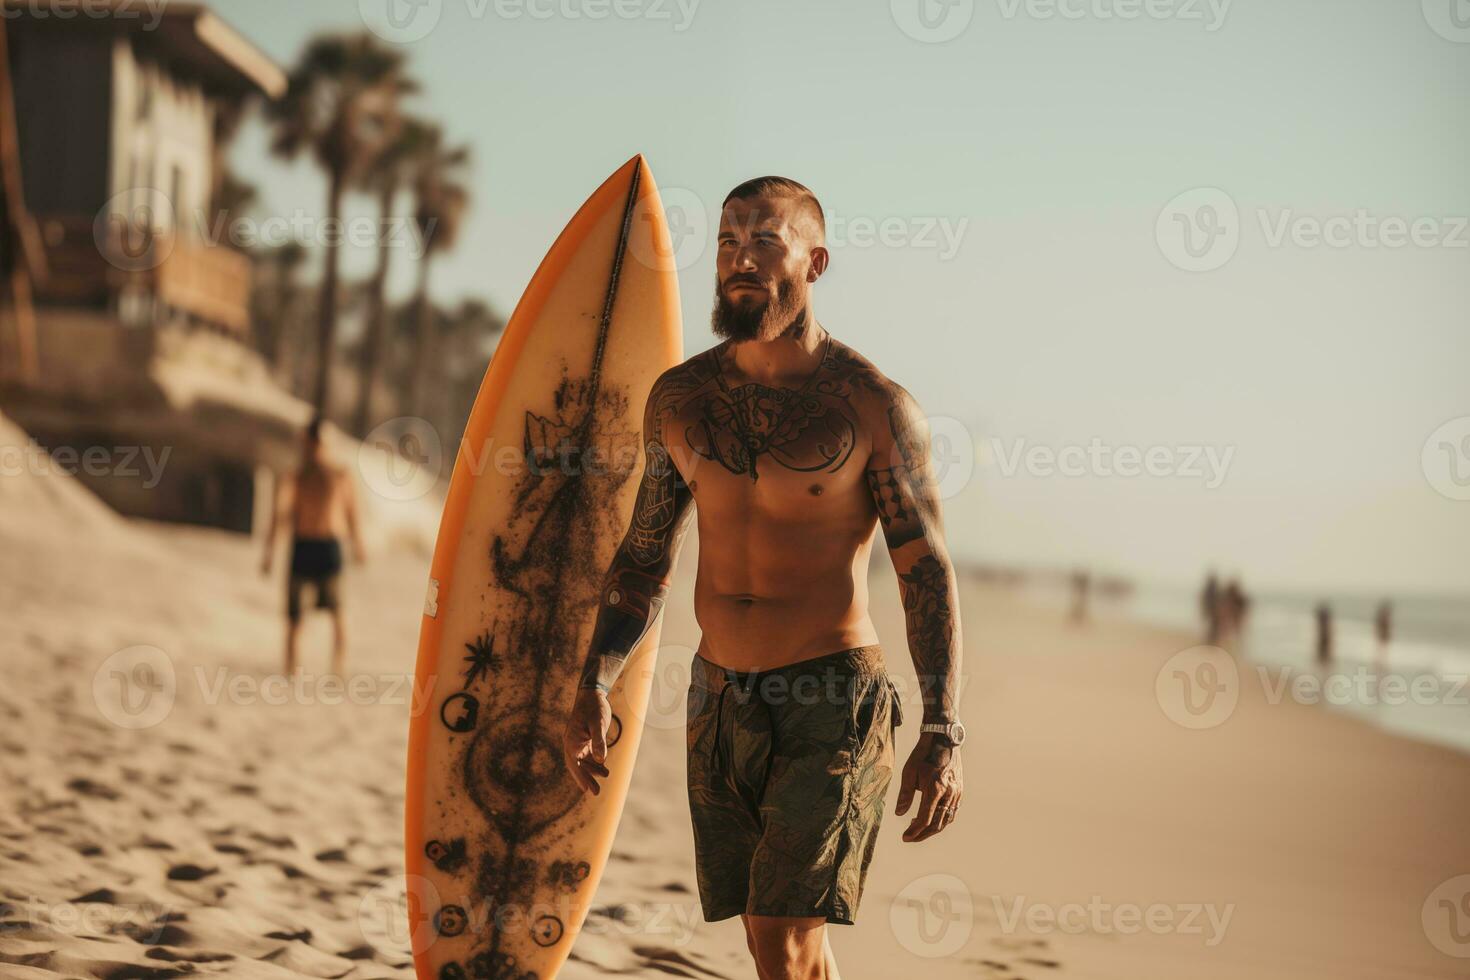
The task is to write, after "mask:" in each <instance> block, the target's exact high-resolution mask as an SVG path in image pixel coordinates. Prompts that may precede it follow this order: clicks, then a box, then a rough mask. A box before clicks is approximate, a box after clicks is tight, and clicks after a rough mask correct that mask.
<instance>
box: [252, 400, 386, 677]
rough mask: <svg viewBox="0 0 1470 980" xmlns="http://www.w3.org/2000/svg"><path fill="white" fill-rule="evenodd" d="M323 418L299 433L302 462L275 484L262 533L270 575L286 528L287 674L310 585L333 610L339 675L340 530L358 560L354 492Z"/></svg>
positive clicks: (342, 661) (342, 660)
mask: <svg viewBox="0 0 1470 980" xmlns="http://www.w3.org/2000/svg"><path fill="white" fill-rule="evenodd" d="M323 424H324V423H323V420H322V419H321V418H315V419H312V421H311V424H310V425H308V426H307V427H306V431H305V433H304V434H303V436H302V444H301V468H300V469H299V470H297V471H296V472H295V473H293V474H290V475H288V476H285V477H283V478H282V479H281V481H280V483H279V484H278V485H277V487H276V499H275V506H274V507H273V508H272V509H271V522H270V530H269V531H267V532H266V536H265V556H264V558H262V559H261V563H260V571H261V574H262V575H269V574H270V571H271V561H272V559H273V558H274V556H275V550H276V535H277V533H278V531H279V530H280V529H281V528H282V527H284V526H286V525H289V526H290V528H291V574H290V577H289V578H288V579H287V584H286V676H288V677H291V676H294V675H295V673H296V649H297V644H298V642H299V640H300V637H301V607H302V600H303V598H304V594H305V592H306V590H307V588H308V587H310V588H311V589H312V590H313V592H314V594H315V597H316V605H317V608H318V609H326V610H329V611H330V612H331V614H332V636H333V642H332V673H334V674H336V675H338V676H342V675H343V667H344V666H345V665H346V661H347V631H346V628H345V626H344V624H343V622H342V603H341V596H340V589H339V583H340V576H341V572H342V545H341V542H340V540H339V539H340V538H341V536H342V534H343V533H344V531H345V532H346V533H349V534H351V536H352V548H353V553H354V556H355V557H356V559H357V561H358V562H359V563H361V562H362V560H363V555H364V551H363V547H362V535H361V533H360V532H359V529H358V523H357V496H356V491H355V490H354V489H353V484H352V477H351V476H350V475H348V473H347V472H346V471H345V470H343V469H342V468H341V467H340V466H338V465H337V464H336V462H335V461H334V460H333V459H332V456H331V453H329V452H328V450H327V446H326V441H325V440H324V439H323V438H322V426H323Z"/></svg>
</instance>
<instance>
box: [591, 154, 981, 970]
mask: <svg viewBox="0 0 1470 980" xmlns="http://www.w3.org/2000/svg"><path fill="white" fill-rule="evenodd" d="M823 241H824V220H823V216H822V209H821V206H820V205H819V204H818V203H817V201H816V199H815V198H814V197H813V196H812V194H811V192H810V191H808V190H807V189H806V188H805V187H803V186H801V185H800V184H798V183H796V182H795V181H791V180H787V179H785V178H779V177H765V178H758V179H756V180H752V181H747V182H746V183H744V184H741V185H740V186H739V187H737V188H735V189H734V190H733V191H731V192H730V195H729V196H728V197H727V198H726V200H725V202H724V206H723V208H722V213H721V217H720V229H719V252H718V261H717V269H718V276H717V284H716V291H715V308H714V314H713V327H714V331H715V334H716V335H717V336H719V337H722V338H724V339H723V342H722V343H720V344H719V345H718V346H716V347H713V348H711V349H710V350H707V351H704V352H703V353H701V354H698V355H696V356H694V357H692V358H690V359H689V360H687V361H685V362H684V363H683V364H680V365H678V366H676V367H674V368H671V369H670V370H668V371H666V372H664V374H663V375H661V376H660V377H659V378H658V380H657V381H656V382H655V383H654V386H653V389H652V391H651V392H650V394H649V398H648V403H647V407H646V409H645V414H644V422H643V425H644V433H643V434H644V446H645V469H644V475H643V479H642V483H641V485H640V486H639V490H638V495H637V501H636V504H635V508H634V514H633V518H632V523H631V526H630V528H629V529H628V532H627V535H626V537H625V538H624V540H623V543H622V545H621V547H620V548H619V550H618V552H617V554H616V556H615V557H614V559H613V561H612V565H611V567H610V568H609V569H608V572H607V576H606V579H605V581H604V585H603V592H602V605H601V607H600V609H599V614H598V619H597V625H596V627H595V629H594V631H593V637H592V641H591V645H590V649H589V650H588V652H587V659H586V662H585V666H584V669H583V675H582V681H581V687H580V689H579V692H578V695H577V698H576V701H575V703H574V705H573V708H572V712H571V716H570V719H569V722H568V725H567V729H566V733H565V736H564V745H563V748H564V752H565V756H566V765H567V767H568V768H569V769H570V770H571V773H572V775H573V777H574V778H575V779H576V780H577V782H578V784H579V785H581V786H582V788H583V789H584V790H585V791H587V792H591V793H596V792H598V791H599V787H598V783H597V779H598V777H606V776H607V775H608V769H607V767H606V765H605V764H604V763H605V761H606V755H607V731H608V727H609V724H610V721H611V715H612V712H611V708H610V707H609V704H608V700H607V693H606V692H607V691H608V690H609V689H610V688H611V685H612V684H613V682H614V680H615V679H616V678H617V676H618V674H619V672H620V671H621V670H622V668H623V664H624V662H625V660H626V658H627V656H628V655H629V653H630V652H631V651H632V650H633V648H634V647H635V646H636V645H637V643H638V640H639V639H640V638H641V637H642V636H643V634H644V633H645V632H646V631H647V629H648V628H649V627H650V625H652V623H653V622H654V621H655V619H656V618H657V616H658V613H659V611H660V609H661V608H662V606H663V603H664V599H665V596H666V595H667V592H668V587H669V583H670V579H671V577H672V572H673V566H674V559H675V555H676V552H677V550H678V547H679V543H680V540H681V539H682V537H683V534H684V532H685V531H686V530H687V528H688V525H689V520H690V518H691V516H692V515H693V514H695V513H697V514H698V518H699V539H700V548H699V570H698V578H697V583H696V586H695V596H694V605H695V614H696V617H697V619H698V621H699V625H700V627H701V631H702V635H701V638H700V641H699V649H698V651H697V652H696V654H695V657H694V660H693V664H692V671H693V678H692V680H691V684H690V687H689V694H688V708H689V712H688V715H689V720H688V729H687V731H686V737H687V738H686V740H687V742H688V749H689V756H688V789H689V803H690V811H691V816H692V818H693V822H694V832H695V852H696V853H695V857H696V866H697V872H698V880H699V894H700V902H701V905H702V908H703V912H704V916H705V919H706V920H708V921H714V920H717V919H724V918H728V917H731V916H734V915H737V914H738V915H741V916H742V918H743V922H744V925H745V931H746V941H747V944H748V945H749V947H750V951H751V955H752V957H753V958H754V960H755V965H756V970H757V972H758V974H759V975H760V977H762V978H763V980H775V978H780V980H787V978H801V980H806V978H835V977H837V975H838V974H837V969H836V964H835V963H834V962H833V960H832V953H831V947H830V945H829V944H828V942H827V934H826V924H827V923H828V922H838V923H845V924H851V923H852V922H853V920H854V917H855V915H856V912H857V906H858V901H859V898H860V896H861V893H862V887H863V883H864V879H865V877H866V873H867V868H868V864H869V862H870V860H871V858H872V854H873V847H874V845H875V843H876V840H877V831H878V826H879V822H880V820H881V817H882V809H883V800H884V796H885V792H886V790H887V788H888V786H889V781H890V778H891V776H892V772H893V759H894V754H893V753H894V749H893V735H894V728H895V727H896V726H897V725H898V724H899V722H900V718H901V707H900V698H899V696H898V690H897V687H896V686H895V685H894V684H893V683H892V681H891V680H890V678H889V676H888V674H887V673H886V670H885V667H884V661H883V655H882V651H881V649H880V648H879V646H878V634H877V631H876V630H875V629H874V627H873V622H872V620H871V619H870V618H869V615H868V574H867V571H868V558H869V554H870V549H871V547H872V544H873V539H874V536H875V531H876V530H877V528H878V527H880V526H881V528H882V532H883V537H884V540H885V542H886V543H887V546H888V551H889V556H890V557H891V559H892V561H893V565H894V568H895V569H896V571H897V572H898V579H899V583H900V588H901V592H902V597H903V605H904V609H905V612H906V620H907V633H908V645H909V651H910V653H911V655H912V657H913V660H914V663H915V665H916V667H917V668H918V675H919V680H920V689H921V692H922V693H923V704H924V707H923V714H924V718H923V721H924V723H925V724H924V725H923V726H922V728H921V734H920V736H919V739H918V744H917V745H916V746H915V747H914V750H913V753H912V754H911V755H910V756H909V759H908V762H907V763H906V764H905V766H904V769H903V778H902V783H901V789H900V792H899V798H898V805H897V809H896V811H895V812H896V813H897V814H898V815H903V814H904V813H906V812H907V811H908V809H909V806H910V804H911V802H912V801H913V797H914V795H915V793H918V794H919V795H920V799H921V802H920V805H919V809H918V811H917V813H916V815H915V816H914V818H913V820H912V822H911V823H910V824H909V826H908V827H907V829H906V830H905V831H904V833H903V839H904V840H906V841H921V840H925V839H927V838H929V837H931V836H933V835H934V834H936V833H938V832H940V831H941V830H943V829H944V828H945V827H947V826H948V825H949V823H950V822H951V821H953V820H954V817H955V812H956V809H957V806H958V804H959V800H960V794H961V774H960V757H959V751H958V749H959V744H960V742H961V741H963V738H964V729H963V727H962V726H961V725H960V724H959V718H958V717H957V694H958V679H959V669H960V623H959V615H958V592H957V589H956V584H955V577H954V572H953V569H952V566H951V564H950V560H949V556H948V552H947V550H946V548H945V545H944V542H943V538H942V530H941V523H940V506H939V497H938V493H937V492H936V487H935V482H934V478H933V471H932V467H931V464H930V457H929V439H928V431H927V426H926V424H925V420H924V416H923V414H922V413H921V412H920V411H919V407H918V405H917V404H916V403H915V402H914V399H913V397H912V396H910V395H909V393H908V392H907V391H905V390H904V389H903V388H902V387H901V386H899V385H898V384H896V383H894V382H892V381H890V380H888V379H887V378H886V377H884V376H883V374H882V373H881V372H879V371H878V370H877V368H875V367H874V366H873V365H872V364H871V363H870V362H869V361H868V360H866V359H865V358H864V357H862V356H861V355H860V354H858V353H857V352H856V351H854V350H853V349H852V348H850V347H848V346H847V345H845V344H843V343H842V342H841V341H839V340H837V339H836V338H835V337H833V336H832V335H831V334H830V333H828V332H827V330H826V329H825V328H824V327H823V326H822V325H821V324H820V323H818V322H817V320H816V317H815V315H814V314H813V312H812V298H811V286H812V284H813V283H815V282H816V281H817V279H818V278H820V277H821V275H822V273H823V271H824V270H825V269H826V268H827V262H828V252H827V249H826V248H825V247H824V246H823ZM696 502H697V503H698V507H697V508H695V507H694V506H693V505H694V504H695V503H696Z"/></svg>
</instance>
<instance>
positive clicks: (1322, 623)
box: [1316, 602, 1332, 667]
mask: <svg viewBox="0 0 1470 980" xmlns="http://www.w3.org/2000/svg"><path fill="white" fill-rule="evenodd" d="M1316 616H1317V663H1318V664H1320V665H1322V666H1324V667H1325V666H1326V665H1328V664H1330V663H1332V607H1331V606H1329V605H1328V604H1327V603H1325V602H1319V603H1318V604H1317V612H1316Z"/></svg>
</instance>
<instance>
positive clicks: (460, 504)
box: [406, 155, 682, 980]
mask: <svg viewBox="0 0 1470 980" xmlns="http://www.w3.org/2000/svg"><path fill="white" fill-rule="evenodd" d="M681 351H682V342H681V334H680V320H679V300H678V286H677V281H676V277H675V268H674V262H673V248H672V244H671V240H670V235H669V229H668V227H667V225H666V223H665V221H664V217H663V211H662V207H661V205H660V203H659V198H658V191H657V188H656V186H655V185H654V181H653V178H652V175H651V174H650V173H649V171H648V164H647V161H646V160H644V158H643V157H642V156H641V155H639V156H635V157H634V158H633V159H631V160H629V161H628V162H627V163H626V164H624V165H623V166H622V167H621V168H619V169H618V171H617V172H616V173H614V174H613V175H612V176H611V177H609V178H608V179H607V181H605V182H604V183H603V185H602V186H601V187H599V188H598V189H597V191H596V192H595V193H594V194H593V195H592V196H591V197H590V198H589V199H588V200H587V202H586V203H585V204H584V205H583V206H582V208H581V209H580V210H579V211H578V212H577V214H576V216H575V217H573V219H572V220H571V222H570V223H569V224H568V225H567V227H566V229H565V230H564V231H563V232H562V234H561V236H560V237H559V238H558V239H557V241H556V243H555V244H554V245H553V246H552V248H551V250H550V252H549V253H548V254H547V256H546V258H545V259H544V260H543V261H542V264H541V266H540V268H539V269H538V270H537V272H536V274H535V276H534V277H533V278H532V280H531V283H530V285H529V286H528V287H527V289H526V292H525V294H524V295H523V296H522V298H521V301H520V303H519V304H518V305H517V307H516V310H515V312H514V314H513V315H512V317H511V320H510V323H509V324H508V325H507V327H506V331H505V334H504V336H503V338H502V340H501V343H500V346H499V348H498V349H497V351H496V354H495V356H494V358H493V360H492V362H491V364H490V367H489V369H488V371H487V372H486V376H485V380H484V382H483V383H482V385H481V389H480V393H479V395H478V397H477V399H476V401H475V406H474V409H473V411H472V413H471V416H470V420H469V424H468V426H467V428H466V432H465V437H464V440H463V442H462V444H461V446H460V450H459V455H458V457H457V458H456V461H455V469H454V475H453V477H452V479H451V482H450V489H449V495H448V499H447V501H446V505H445V512H444V518H443V521H442V523H441V526H440V531H439V538H438V542H437V545H436V548H435V553H434V560H433V564H432V566H431V572H430V583H429V595H428V599H427V601H426V603H425V609H424V618H423V621H422V629H421V634H420V643H419V653H418V664H417V672H416V673H417V677H416V682H417V684H418V690H420V691H422V692H425V694H424V695H422V696H421V697H422V700H423V704H422V707H421V709H420V710H417V711H416V712H415V714H414V717H413V719H412V722H411V727H410V733H409V765H408V792H407V802H406V810H407V812H406V846H407V854H406V859H407V860H406V871H407V891H408V898H409V915H410V928H411V931H412V941H413V947H414V961H415V965H416V969H417V972H418V976H419V977H420V978H425V980H427V978H435V980H471V978H474V980H480V978H492V980H502V978H505V980H532V978H549V977H552V976H554V975H555V973H556V971H557V970H558V969H559V968H560V966H561V964H562V963H563V962H565V960H566V957H567V955H568V953H569V952H570V950H571V944H572V940H573V939H574V937H575V936H576V933H577V931H578V930H579V929H580V928H581V926H582V923H583V922H584V921H585V919H586V915H587V910H588V905H589V902H590V901H591V899H592V895H593V893H594V891H595V889H596V886H597V882H598V880H599V878H600V876H601V873H602V869H603V866H604V864H605V862H606V860H607V855H608V852H609V850H610V849H611V845H612V839H613V835H614V833H615V832H616V829H617V823H618V818H619V817H620V815H621V813H622V807H623V802H624V800H625V798H626V795H627V788H628V781H629V778H630V776H631V771H632V764H633V761H634V757H635V755H636V752H637V744H638V741H639V738H640V737H641V734H642V727H643V726H642V719H643V716H644V711H645V709H646V706H647V701H648V697H649V687H650V683H651V679H652V659H653V658H654V656H655V655H656V654H655V649H656V646H657V642H658V630H657V629H656V628H655V629H653V630H650V631H649V633H648V635H646V636H645V637H644V639H643V641H642V643H641V644H640V645H639V648H638V649H637V650H636V651H635V652H634V654H633V656H632V657H631V658H630V659H629V662H628V666H627V667H626V668H625V670H624V672H623V675H622V677H620V679H619V682H618V684H617V685H615V687H614V689H613V691H612V693H611V695H610V697H611V701H612V705H613V712H614V722H613V728H612V730H611V731H610V732H609V735H608V739H609V752H608V766H609V768H610V769H611V770H612V776H611V778H609V779H607V780H605V781H604V783H603V791H602V792H601V793H600V794H598V795H597V796H595V797H593V796H586V795H583V794H582V793H581V792H580V791H579V790H578V788H577V787H576V784H575V783H574V782H573V781H572V779H571V777H570V776H569V775H568V774H567V773H566V772H565V769H564V767H563V763H562V758H561V733H562V729H563V727H564V725H565V721H566V717H567V713H568V711H569V709H570V707H571V702H572V699H573V696H574V693H575V688H576V683H577V678H578V675H579V672H580V668H581V664H582V660H583V657H584V656H585V654H586V650H587V644H588V642H589V640H590V637H591V632H592V627H593V623H594V621H595V618H596V614H597V607H598V600H599V596H600V590H601V584H602V576H603V573H604V572H605V570H606V568H607V565H608V562H609V561H610V560H611V558H612V555H613V552H614V551H615V550H616V548H617V546H618V544H619V542H620V541H621V539H622V536H623V533H624V531H625V530H626V528H627V521H628V518H629V514H630V512H631V509H632V505H633V498H634V495H635V493H636V490H637V485H638V479H639V477H640V475H641V473H642V466H643V459H642V450H641V432H640V429H641V423H642V415H643V408H644V403H645V401H646V399H647V395H648V391H649V389H650V388H651V387H652V385H653V382H654V380H655V379H656V378H657V377H658V375H659V374H660V373H662V372H663V371H664V370H665V369H666V368H668V367H670V366H672V365H673V364H676V363H678V362H679V360H680V359H681V358H682V352H681Z"/></svg>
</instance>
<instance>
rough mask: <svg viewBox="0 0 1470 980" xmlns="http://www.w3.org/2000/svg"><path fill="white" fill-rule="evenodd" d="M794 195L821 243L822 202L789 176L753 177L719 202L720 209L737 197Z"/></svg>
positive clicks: (824, 236)
mask: <svg viewBox="0 0 1470 980" xmlns="http://www.w3.org/2000/svg"><path fill="white" fill-rule="evenodd" d="M782 196H786V197H794V198H796V199H797V200H798V201H800V202H801V206H802V212H803V213H805V215H806V216H807V217H808V218H810V219H811V220H812V222H813V223H814V224H815V225H816V226H817V239H816V240H817V243H818V244H821V243H823V242H825V241H826V240H827V216H826V215H825V214H824V213H823V212H822V202H821V201H818V200H817V195H815V194H813V193H812V192H811V190H810V189H809V188H808V187H807V186H806V185H805V184H800V183H797V182H796V181H794V180H792V179H791V178H790V177H775V176H770V177H753V178H751V179H750V180H747V181H745V183H743V184H738V185H736V187H735V189H734V190H732V191H731V192H730V193H728V194H726V195H725V200H724V201H722V202H721V203H720V209H721V210H724V208H725V205H727V204H729V203H730V202H731V201H733V200H735V199H737V198H739V199H740V200H742V201H744V200H749V199H750V198H752V197H782Z"/></svg>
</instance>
